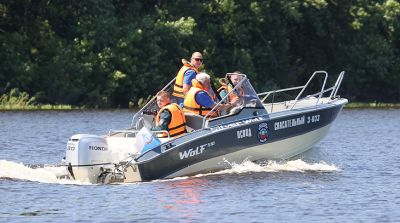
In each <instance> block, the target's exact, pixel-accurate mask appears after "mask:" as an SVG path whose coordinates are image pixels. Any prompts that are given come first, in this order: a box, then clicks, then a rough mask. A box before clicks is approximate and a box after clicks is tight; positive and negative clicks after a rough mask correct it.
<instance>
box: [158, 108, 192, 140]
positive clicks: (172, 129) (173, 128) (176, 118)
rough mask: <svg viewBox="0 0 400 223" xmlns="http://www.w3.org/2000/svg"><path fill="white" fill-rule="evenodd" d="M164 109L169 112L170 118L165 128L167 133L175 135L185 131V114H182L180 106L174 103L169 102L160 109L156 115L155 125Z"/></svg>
mask: <svg viewBox="0 0 400 223" xmlns="http://www.w3.org/2000/svg"><path fill="white" fill-rule="evenodd" d="M165 109H167V110H168V111H169V112H170V113H171V120H170V122H169V123H168V129H167V131H168V133H169V135H170V136H171V137H175V136H180V135H183V134H185V133H187V131H186V119H185V115H184V114H183V111H182V109H181V107H180V106H179V105H177V104H175V103H171V104H169V105H166V106H164V107H162V108H161V109H160V111H159V112H158V113H157V116H156V125H159V124H160V114H161V112H163V111H164V110H165ZM161 137H166V135H162V136H161Z"/></svg>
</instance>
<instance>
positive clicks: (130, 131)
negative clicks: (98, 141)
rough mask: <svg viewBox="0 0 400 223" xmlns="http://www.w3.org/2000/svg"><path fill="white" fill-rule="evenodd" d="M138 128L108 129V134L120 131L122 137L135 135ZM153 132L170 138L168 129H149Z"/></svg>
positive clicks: (112, 134) (115, 133)
mask: <svg viewBox="0 0 400 223" xmlns="http://www.w3.org/2000/svg"><path fill="white" fill-rule="evenodd" d="M139 131H140V130H136V129H127V130H114V129H110V130H109V131H108V136H115V135H117V134H120V133H122V134H123V137H136V135H137V134H138V133H139ZM151 132H152V133H153V134H155V135H156V136H158V135H163V136H166V137H164V138H171V136H170V134H169V132H168V131H166V130H159V131H151Z"/></svg>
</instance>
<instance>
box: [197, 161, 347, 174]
mask: <svg viewBox="0 0 400 223" xmlns="http://www.w3.org/2000/svg"><path fill="white" fill-rule="evenodd" d="M224 162H226V163H228V164H229V165H230V166H231V168H229V169H225V170H221V171H219V172H215V173H209V174H198V175H196V176H199V177H200V176H206V175H216V174H233V173H247V172H283V171H287V172H307V171H311V172H335V171H341V169H340V168H338V167H336V166H335V165H333V164H327V163H326V162H324V161H320V162H319V163H307V162H305V161H303V160H301V159H297V160H289V161H281V162H278V161H267V162H264V163H254V162H251V161H249V160H244V161H243V162H242V163H239V164H237V163H230V162H229V161H228V160H225V161H224Z"/></svg>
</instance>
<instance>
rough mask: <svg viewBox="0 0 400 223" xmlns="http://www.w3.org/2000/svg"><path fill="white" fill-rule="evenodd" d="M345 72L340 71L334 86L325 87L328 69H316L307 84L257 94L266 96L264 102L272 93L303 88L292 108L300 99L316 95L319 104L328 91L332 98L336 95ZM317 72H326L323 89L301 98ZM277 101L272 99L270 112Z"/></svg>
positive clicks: (262, 100)
mask: <svg viewBox="0 0 400 223" xmlns="http://www.w3.org/2000/svg"><path fill="white" fill-rule="evenodd" d="M344 73H345V72H344V71H342V72H340V74H339V76H338V78H337V80H336V83H335V85H333V86H332V87H330V88H327V89H325V85H326V80H327V79H328V73H327V72H326V71H315V72H314V73H313V74H312V75H311V77H310V78H309V79H308V81H307V83H306V84H305V85H302V86H297V87H291V88H284V89H278V90H273V91H267V92H262V93H258V94H257V96H259V97H260V96H264V97H263V98H262V99H261V102H262V103H265V100H266V99H267V98H268V97H269V96H270V95H271V94H272V95H275V93H279V92H286V91H291V90H298V89H302V90H301V91H300V93H299V94H298V95H297V96H296V98H295V99H294V103H293V105H292V106H291V108H290V110H291V109H293V108H294V106H295V105H296V104H297V103H298V102H299V101H302V100H304V99H306V98H309V97H314V96H318V99H317V101H316V103H315V105H317V104H318V102H319V101H320V99H321V98H322V96H323V94H324V93H326V92H329V91H331V94H330V98H332V97H335V96H336V94H337V91H338V90H339V87H340V84H341V83H342V80H343V77H344ZM317 74H324V75H325V78H324V83H323V85H322V87H321V90H320V91H319V92H317V93H315V94H312V95H308V96H307V97H303V98H300V96H301V95H302V94H303V92H304V91H305V89H306V88H307V87H308V85H309V83H310V82H311V80H312V79H313V78H314V77H315V76H316V75H317ZM282 102H283V101H282ZM276 103H278V102H274V101H272V103H271V111H270V112H272V111H273V110H272V109H273V106H274V104H276Z"/></svg>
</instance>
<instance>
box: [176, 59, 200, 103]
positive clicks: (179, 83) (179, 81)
mask: <svg viewBox="0 0 400 223" xmlns="http://www.w3.org/2000/svg"><path fill="white" fill-rule="evenodd" d="M189 69H192V70H194V72H196V74H198V73H199V71H198V70H197V69H196V68H195V67H193V66H192V65H190V64H189V63H185V64H184V65H183V66H182V68H181V69H180V70H179V71H178V74H177V75H176V79H175V84H174V92H173V93H172V95H173V96H175V97H178V98H185V95H183V78H184V76H185V75H184V74H185V71H187V70H189Z"/></svg>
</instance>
